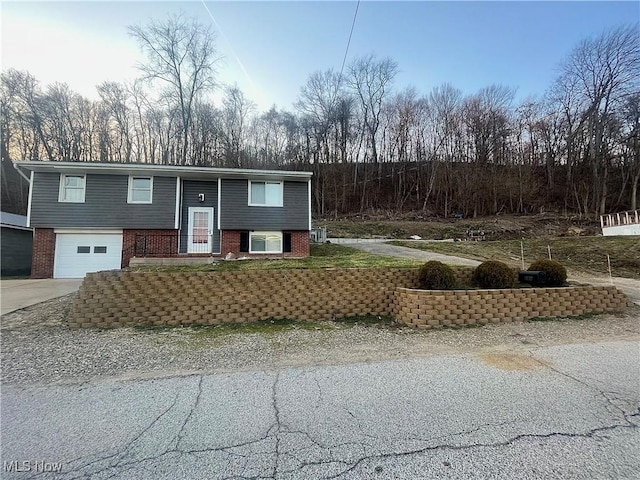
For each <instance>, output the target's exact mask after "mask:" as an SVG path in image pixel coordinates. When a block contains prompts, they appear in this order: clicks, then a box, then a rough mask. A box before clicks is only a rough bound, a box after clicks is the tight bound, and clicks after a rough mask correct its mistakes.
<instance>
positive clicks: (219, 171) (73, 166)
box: [15, 161, 313, 181]
mask: <svg viewBox="0 0 640 480" xmlns="http://www.w3.org/2000/svg"><path fill="white" fill-rule="evenodd" d="M15 165H16V167H17V168H21V169H24V170H29V171H36V172H37V171H40V172H47V171H67V172H96V173H104V174H107V173H110V172H113V173H120V174H135V173H137V172H144V173H147V172H148V173H152V174H153V175H159V176H184V177H190V176H193V177H201V176H202V175H210V176H211V177H215V178H218V177H221V178H281V179H285V180H297V181H307V180H308V179H310V178H311V177H312V176H313V173H312V172H300V171H291V170H254V169H240V168H218V167H190V166H189V167H187V166H180V165H154V164H144V163H97V162H49V161H26V162H15Z"/></svg>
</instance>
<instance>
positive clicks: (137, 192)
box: [127, 177, 153, 203]
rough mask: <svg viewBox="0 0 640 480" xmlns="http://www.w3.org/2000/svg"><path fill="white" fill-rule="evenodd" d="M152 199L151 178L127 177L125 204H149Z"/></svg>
mask: <svg viewBox="0 0 640 480" xmlns="http://www.w3.org/2000/svg"><path fill="white" fill-rule="evenodd" d="M152 198H153V177H129V195H128V198H127V203H151V200H152Z"/></svg>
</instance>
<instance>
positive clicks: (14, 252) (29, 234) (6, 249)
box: [0, 212, 33, 277]
mask: <svg viewBox="0 0 640 480" xmlns="http://www.w3.org/2000/svg"><path fill="white" fill-rule="evenodd" d="M0 227H1V231H0V254H1V258H0V274H1V275H2V276H3V277H7V276H22V275H30V274H31V259H32V255H33V229H32V228H29V227H27V217H25V216H24V215H16V214H14V213H8V212H0Z"/></svg>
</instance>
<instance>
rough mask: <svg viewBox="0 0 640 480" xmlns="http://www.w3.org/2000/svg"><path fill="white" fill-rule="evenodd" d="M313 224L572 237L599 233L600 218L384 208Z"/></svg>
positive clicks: (368, 233) (403, 234)
mask: <svg viewBox="0 0 640 480" xmlns="http://www.w3.org/2000/svg"><path fill="white" fill-rule="evenodd" d="M314 224H316V225H318V226H326V227H327V231H328V235H329V236H330V237H342V238H380V237H382V238H395V239H403V238H405V239H406V238H408V237H409V236H410V235H420V236H421V237H422V238H424V239H429V240H434V239H435V240H439V239H445V238H460V239H465V238H467V237H468V234H469V232H470V231H472V230H473V231H483V232H484V234H485V238H486V240H521V239H522V238H553V237H564V236H571V237H573V236H582V235H596V234H599V233H600V223H599V222H596V221H593V220H591V219H584V218H579V217H577V216H570V217H568V216H562V215H558V214H553V213H546V214H538V215H492V216H487V217H478V218H441V217H435V216H429V215H426V214H424V213H423V212H409V213H405V214H402V215H392V216H390V215H389V214H388V212H385V213H380V214H375V213H371V214H358V215H351V216H345V217H343V218H340V219H328V218H327V219H315V220H314Z"/></svg>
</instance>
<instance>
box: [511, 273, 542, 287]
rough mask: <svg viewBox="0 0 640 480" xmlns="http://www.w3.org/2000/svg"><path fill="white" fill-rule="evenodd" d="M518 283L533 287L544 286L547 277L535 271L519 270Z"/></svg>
mask: <svg viewBox="0 0 640 480" xmlns="http://www.w3.org/2000/svg"><path fill="white" fill-rule="evenodd" d="M518 281H519V282H520V283H528V284H529V285H533V286H534V287H537V286H544V285H546V284H547V276H546V274H545V273H544V272H539V271H537V270H533V271H527V270H520V271H519V272H518Z"/></svg>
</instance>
